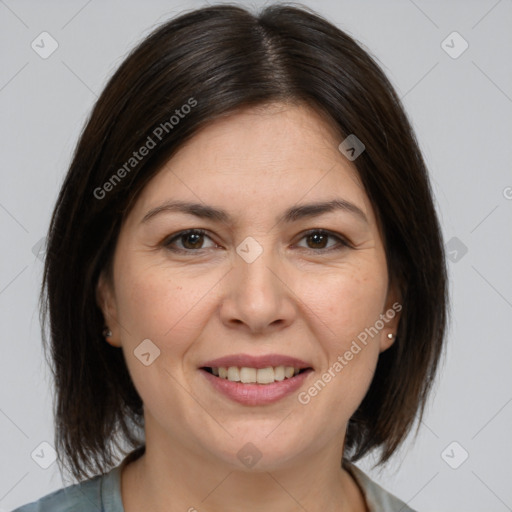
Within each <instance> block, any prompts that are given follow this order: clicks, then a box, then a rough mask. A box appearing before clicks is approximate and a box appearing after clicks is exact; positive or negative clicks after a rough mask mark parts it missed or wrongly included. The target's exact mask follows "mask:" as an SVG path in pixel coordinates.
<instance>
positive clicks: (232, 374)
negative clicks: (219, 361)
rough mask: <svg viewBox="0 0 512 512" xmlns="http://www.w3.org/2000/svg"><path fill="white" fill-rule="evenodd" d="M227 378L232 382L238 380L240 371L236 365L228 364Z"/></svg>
mask: <svg viewBox="0 0 512 512" xmlns="http://www.w3.org/2000/svg"><path fill="white" fill-rule="evenodd" d="M227 378H228V380H230V381H232V382H240V371H239V370H238V368H237V367H236V366H230V367H229V368H228V375H227Z"/></svg>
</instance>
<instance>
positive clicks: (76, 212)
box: [41, 4, 447, 480]
mask: <svg viewBox="0 0 512 512" xmlns="http://www.w3.org/2000/svg"><path fill="white" fill-rule="evenodd" d="M273 102H287V103H290V102H291V103H297V102H301V103H303V104H307V105H309V106H311V107H313V108H315V109H316V110H317V111H318V112H320V113H322V114H323V115H324V116H326V118H328V119H329V120H330V121H331V122H332V123H333V125H334V126H336V127H337V128H338V130H339V134H340V142H341V141H342V140H343V138H344V137H346V136H348V135H349V134H355V135H356V136H357V137H358V139H360V140H361V141H362V142H363V143H364V145H365V146H366V150H365V151H364V152H363V153H362V154H361V155H360V156H359V157H358V158H357V160H355V161H354V165H355V167H356V169H357V171H358V173H359V176H360V179H361V181H362V183H363V185H364V187H365V190H366V193H367V195H368V197H369V199H370V201H371V202H372V204H373V207H374V210H375V212H376V215H377V218H378V221H379V226H380V229H381V234H382V237H383V241H384V244H385V249H386V255H387V264H388V273H389V277H390V280H392V281H393V282H395V283H397V284H398V285H399V289H400V292H401V296H402V304H403V309H402V313H401V320H400V323H399V326H398V331H397V337H396V341H395V343H394V344H393V345H392V347H391V348H390V349H388V350H387V351H385V352H383V353H382V354H381V355H380V358H379V361H378V365H377V369H376V373H375V376H374V379H373V382H372V384H371V387H370V389H369V391H368V393H367V395H366V396H365V398H364V400H363V402H362V403H361V404H360V407H359V408H358V410H357V411H356V413H355V414H354V416H353V417H352V418H351V420H350V422H349V427H348V431H347V437H346V442H345V450H344V458H345V459H347V460H351V461H355V460H357V459H359V458H361V457H362V456H363V455H365V454H367V453H369V452H370V451H372V450H373V449H377V448H378V449H380V459H379V463H384V462H385V461H387V460H388V459H389V457H390V456H391V455H392V454H393V452H394V451H395V450H396V449H397V447H398V446H399V445H400V444H401V443H402V441H403V440H404V438H405V437H406V435H407V434H408V433H409V432H410V430H411V429H412V425H413V424H414V419H415V417H416V416H417V417H418V418H419V419H421V418H422V415H423V412H424V408H425V404H426V399H427V396H428V393H429V391H430V390H431V387H432V383H433V379H434V376H435V374H436V370H437V367H438V363H439V360H440V356H441V354H442V349H443V340H444V336H445V329H446V321H447V289H446V288H447V279H446V264H445V256H444V249H443V243H442V235H441V230H440V226H439V222H438V219H437V216H436V212H435V207H434V203H433V194H432V191H431V188H430V183H429V179H428V175H427V170H426V167H425V163H424V161H423V158H422V156H421V153H420V150H419V148H418V145H417V142H416V140H415V137H414V134H413V131H412V128H411V126H410V124H409V122H408V120H407V117H406V115H405V114H404V111H403V108H402V106H401V103H400V100H399V98H398V97H397V95H396V93H395V91H394V90H393V88H392V86H391V84H390V83H389V81H388V79H387V78H386V76H385V75H384V73H383V72H382V71H381V69H380V68H379V67H378V65H377V64H376V63H375V62H374V60H373V59H372V58H371V57H370V56H369V55H368V53H367V52H366V51H364V50H363V49H362V48H361V47H360V46H359V45H358V44H357V43H356V42H355V41H354V40H353V39H352V38H351V37H349V36H348V35H347V34H345V33H344V32H343V31H341V30H339V29H338V28H336V27H335V26H333V25H332V24H330V23H329V22H327V21H326V20H325V19H323V18H322V17H320V16H318V15H317V14H315V13H314V12H312V11H310V10H309V9H307V8H301V7H295V6H285V5H282V4H281V5H271V6H269V7H267V8H265V9H264V10H263V11H262V12H261V13H260V14H258V15H253V14H252V13H250V12H248V11H247V10H245V9H244V8H241V7H239V6H234V5H230V6H228V5H219V6H211V7H207V8H203V9H199V10H195V11H191V12H188V13H185V14H183V15H181V16H179V17H177V18H175V19H173V20H171V21H169V22H167V23H165V24H163V25H162V26H160V27H158V28H157V29H156V30H154V31H153V33H151V34H150V35H149V36H148V37H147V38H145V39H144V40H143V41H142V42H141V43H140V45H139V46H137V47H136V48H135V49H134V50H133V51H132V52H131V53H130V55H129V56H128V57H127V58H126V59H125V60H124V62H123V63H122V64H121V66H120V67H119V69H118V70H117V71H116V72H115V74H114V75H113V76H112V78H111V79H110V80H109V82H108V84H107V86H106V87H105V89H104V91H103V93H102V94H101V96H100V98H99V99H98V101H97V103H96V105H95V106H94V109H93V111H92V114H91V116H90V118H89V120H88V122H87V124H86V126H85V128H84V130H83V132H82V134H81V136H80V139H79V142H78V145H77V147H76V150H75V153H74V156H73V159H72V162H71V165H70V168H69V171H68V173H67V175H66V178H65V180H64V183H63V186H62V189H61V191H60V194H59V197H58V200H57V203H56V206H55V210H54V213H53V216H52V219H51V225H50V228H49V233H48V239H47V255H46V262H45V269H44V280H43V288H42V291H41V319H42V326H43V338H44V343H45V350H46V351H48V347H47V345H48V346H49V348H50V349H51V363H50V364H51V366H52V371H53V376H54V379H55V389H56V397H55V410H54V414H55V427H56V431H55V446H56V449H57V452H58V461H59V465H60V466H61V469H62V468H63V467H67V468H68V470H69V471H70V472H71V473H72V474H73V476H74V477H75V478H76V479H77V480H80V479H83V478H84V477H88V476H92V475H94V474H98V473H101V472H105V471H107V470H108V468H109V467H110V466H112V465H114V464H115V463H116V461H115V457H116V450H119V449H121V450H122V449H123V444H124V445H125V446H126V447H127V448H128V449H133V448H135V447H138V446H141V445H142V444H143V443H144V440H143V428H144V425H143V409H142V401H141V398H140V396H139V395H138V393H137V391H136V389H135V387H134V385H133V383H132V381H131V378H130V375H129V373H128V370H127V367H126V364H125V361H124V358H123V353H122V350H120V349H118V348H114V347H112V346H111V345H109V344H108V343H106V342H105V340H104V338H103V336H102V330H103V327H104V318H103V315H102V312H101V310H100V308H99V307H98V305H97V301H96V286H97V283H98V278H99V275H100V273H101V272H102V271H105V272H106V273H107V274H109V271H110V270H111V264H112V259H113V258H112V257H113V253H114V249H115V246H116V241H117V238H118V234H119V231H120V227H121V223H122V221H123V219H124V218H125V216H126V215H127V213H128V212H129V211H130V208H131V206H132V205H133V203H134V201H135V200H136V198H137V196H138V194H139V193H140V191H141V190H142V189H143V187H144V186H145V184H147V183H148V181H149V180H150V179H151V178H152V177H153V176H154V175H155V173H157V172H158V171H159V169H160V168H161V167H162V165H163V164H164V163H165V162H166V161H167V160H168V159H169V158H170V157H171V156H172V155H173V154H174V153H175V152H176V151H177V149H178V148H179V147H180V146H182V145H183V144H184V143H185V142H186V141H187V140H189V139H190V138H191V137H193V136H194V134H195V133H196V132H197V131H198V130H199V128H201V127H203V126H205V125H206V123H210V122H212V121H214V120H215V119H216V118H218V117H219V116H221V115H227V114H229V113H232V112H235V111H236V110H238V109H241V108H243V107H250V106H255V105H265V104H269V103H273ZM186 104H188V105H191V106H192V105H193V108H192V107H191V108H190V109H184V110H183V111H181V112H182V113H183V112H185V110H186V111H187V112H188V113H187V114H186V115H183V116H179V121H178V122H175V121H176V119H177V117H176V116H177V115H178V113H176V110H177V109H178V110H179V109H180V108H181V107H182V106H183V105H186ZM172 115H175V117H176V119H174V120H171V116H172ZM165 123H167V124H165ZM163 126H165V130H164V132H162V133H165V136H162V137H161V140H159V141H158V143H157V144H156V147H155V148H154V149H152V150H151V151H150V152H149V153H148V154H147V156H145V157H144V158H143V159H141V160H140V161H137V162H136V164H135V165H132V164H133V163H134V162H131V164H130V166H127V165H126V163H127V162H130V158H131V157H132V156H133V152H134V151H137V150H138V149H139V148H140V147H142V146H143V145H144V144H145V143H146V141H147V140H148V136H151V134H153V135H154V134H155V133H160V132H158V131H156V132H155V130H157V129H158V128H160V130H163V128H162V127H163ZM153 139H155V136H153ZM119 169H125V172H122V171H119ZM114 175H117V178H115V177H114ZM118 178H120V179H118ZM121 178H122V179H121ZM48 319H49V325H50V331H49V340H48V339H47V338H46V329H45V327H46V326H47V325H48ZM46 353H47V357H48V352H46ZM418 425H419V422H418ZM340 463H341V461H340Z"/></svg>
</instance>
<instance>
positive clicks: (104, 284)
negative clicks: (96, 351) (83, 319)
mask: <svg viewBox="0 0 512 512" xmlns="http://www.w3.org/2000/svg"><path fill="white" fill-rule="evenodd" d="M96 303H97V304H98V307H99V308H100V309H101V311H102V313H103V318H104V319H105V325H106V326H108V328H109V329H110V331H112V336H109V337H106V338H105V341H106V342H107V343H110V344H111V345H112V346H113V347H121V337H120V329H119V322H118V320H117V304H116V299H115V293H114V287H113V284H112V283H111V281H110V279H108V277H107V276H106V275H105V273H104V272H102V273H101V274H100V277H99V279H98V284H97V286H96Z"/></svg>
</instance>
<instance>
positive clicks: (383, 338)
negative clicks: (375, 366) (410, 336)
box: [380, 284, 403, 352]
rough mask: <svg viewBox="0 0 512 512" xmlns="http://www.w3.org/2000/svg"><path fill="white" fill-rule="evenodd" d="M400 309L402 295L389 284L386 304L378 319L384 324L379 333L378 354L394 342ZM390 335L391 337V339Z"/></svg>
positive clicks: (396, 288) (395, 287)
mask: <svg viewBox="0 0 512 512" xmlns="http://www.w3.org/2000/svg"><path fill="white" fill-rule="evenodd" d="M402 309H403V307H402V294H401V293H400V292H399V290H398V287H397V286H396V285H395V284H390V285H389V287H388V295H387V298H386V304H385V306H384V310H383V311H382V314H381V317H380V318H381V320H382V322H383V323H384V327H383V328H382V330H381V331H380V352H384V351H385V350H387V349H388V348H389V347H391V345H393V343H394V342H395V340H396V334H397V330H398V324H399V323H400V317H401V311H402ZM390 334H392V335H393V336H392V337H391V338H390V337H389V335H390Z"/></svg>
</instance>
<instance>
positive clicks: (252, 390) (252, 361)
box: [198, 354, 314, 405]
mask: <svg viewBox="0 0 512 512" xmlns="http://www.w3.org/2000/svg"><path fill="white" fill-rule="evenodd" d="M198 369H199V371H200V372H201V374H202V375H204V377H205V378H206V381H207V382H208V383H209V384H210V389H213V390H214V391H215V392H216V393H219V394H220V395H223V396H225V397H227V398H229V399H231V400H233V401H235V402H238V403H241V404H244V405H266V404H270V403H272V402H276V401H278V400H280V399H282V398H284V397H285V396H288V395H290V394H291V393H293V392H294V391H297V390H298V389H299V388H300V387H301V386H302V385H303V384H304V381H305V380H306V379H307V378H308V376H309V375H310V374H312V373H313V371H314V369H313V367H312V366H311V365H310V364H309V363H306V362H305V361H301V360H300V359H296V358H294V357H288V356H281V355H276V354H271V355H267V356H249V355H245V354H239V355H234V356H226V357H221V358H219V359H215V360H212V361H206V362H205V363H204V364H203V365H202V366H200V367H199V368H198Z"/></svg>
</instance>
